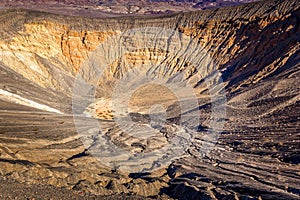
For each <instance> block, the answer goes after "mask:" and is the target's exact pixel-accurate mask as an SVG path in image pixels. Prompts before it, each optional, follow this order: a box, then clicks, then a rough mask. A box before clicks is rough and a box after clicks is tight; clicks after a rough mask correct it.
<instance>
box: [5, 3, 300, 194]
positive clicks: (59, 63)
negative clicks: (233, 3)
mask: <svg viewBox="0 0 300 200" xmlns="http://www.w3.org/2000/svg"><path fill="white" fill-rule="evenodd" d="M299 15H300V4H299V1H297V0H292V1H264V2H258V3H255V4H249V5H244V6H239V7H233V8H222V9H217V10H209V11H201V12H192V13H181V14H176V15H169V16H164V17H162V18H156V17H149V18H138V17H130V18H113V19H92V18H81V17H70V16H59V15H53V14H47V13H41V12H36V11H27V10H5V9H4V10H0V19H1V22H2V23H1V25H0V26H1V30H0V54H1V57H0V61H1V63H0V68H1V70H0V77H1V79H0V95H1V96H0V108H1V109H0V119H1V121H0V144H1V146H0V163H1V165H0V175H1V176H2V177H4V178H7V179H13V180H17V181H20V182H29V183H35V184H46V185H47V184H48V185H53V186H57V187H67V188H68V189H74V190H79V191H84V192H91V193H93V194H97V195H104V196H109V195H119V194H126V195H139V196H142V198H145V197H157V198H166V199H167V198H182V199H184V198H185V199H197V198H198V199H204V198H205V199H224V198H228V199H231V198H232V199H233V198H235V199H245V198H253V199H297V198H299V190H300V188H299V185H300V182H299V174H300V171H299V167H298V165H299V122H298V119H299V102H300V91H299V67H300V66H299V59H300V55H299V52H300V38H299V33H300V30H299V24H300V21H299V20H300V19H299ZM151 39H153V40H151ZM149 41H150V43H149ZM151 41H155V42H152V43H151ZM193 45H194V46H193ZM129 72H132V73H129ZM99 74H101V76H100V77H98V75H99ZM178 74H179V75H182V76H176V75H178ZM144 76H145V77H155V80H159V81H156V82H153V83H152V84H148V85H143V84H144V82H138V83H139V84H140V86H141V87H138V88H137V89H136V90H135V91H134V92H132V91H131V90H133V89H135V85H134V84H132V85H130V86H131V87H128V88H129V89H128V88H126V86H127V85H128V84H129V83H131V81H132V80H137V81H140V80H143V81H144V80H145V78H144V79H140V78H141V77H142V78H143V77H144ZM81 79H83V80H85V81H86V82H87V85H88V86H85V85H80V84H79V86H84V87H82V88H79V89H80V90H79V91H80V92H82V93H81V95H82V96H79V95H78V94H77V93H76V86H77V89H78V85H76V84H77V82H76V81H78V80H81ZM79 82H80V81H79ZM170 83H176V84H178V85H180V86H182V85H185V84H187V83H189V84H190V85H191V88H193V93H192V94H193V95H194V96H193V97H191V96H189V95H187V94H190V93H189V91H188V90H186V88H184V89H182V90H178V88H180V87H178V88H176V91H173V90H172V89H173V88H172V87H170V88H166V87H161V86H160V85H159V84H163V85H168V84H170ZM74 86H75V87H74ZM90 86H93V87H94V88H93V87H90ZM124 88H125V89H124ZM131 92H132V93H131ZM116 93H117V94H118V95H117V96H116ZM91 95H95V96H96V100H94V101H92V100H91V99H90V98H88V97H89V96H91ZM114 95H115V96H114ZM74 96H75V97H74ZM77 96H78V98H77ZM217 97H219V98H220V97H222V100H224V99H225V100H226V102H225V100H224V102H221V103H220V104H218V107H217V110H222V109H224V108H225V109H226V114H225V115H224V116H223V115H221V116H214V115H213V110H214V109H215V108H214V104H215V102H218V98H217ZM225 97H226V98H225ZM114 98H115V99H116V100H114V101H113V102H112V99H114ZM180 98H181V100H180ZM121 100H123V101H121ZM193 100H194V101H193ZM124 102H125V103H128V107H129V109H128V110H129V112H123V110H122V108H120V107H118V105H119V104H121V103H124ZM195 102H196V104H194V103H195ZM156 104H160V105H161V107H160V108H159V109H157V108H156V107H152V105H156ZM72 105H73V110H72ZM116 105H117V106H116ZM74 107H75V108H77V110H75V111H74ZM182 107H183V108H184V109H185V110H184V109H183V108H182ZM180 108H181V110H180ZM118 109H119V110H118ZM149 110H152V111H153V113H154V115H150V114H149V115H148V114H147V113H148V111H149ZM160 110H164V111H165V113H166V116H165V117H166V121H165V123H164V124H163V125H162V124H160V123H159V122H157V123H156V124H151V123H152V122H153V121H151V120H152V118H153V116H154V117H155V114H157V112H158V111H160ZM118 111H120V112H118ZM72 114H75V116H72ZM85 115H89V116H93V117H96V118H100V119H99V120H98V121H96V122H95V121H94V120H95V119H94V118H90V117H86V116H85ZM118 115H120V116H123V117H126V116H129V117H130V119H131V120H132V121H134V122H137V123H138V125H136V126H128V127H126V128H127V129H128V131H127V132H126V131H124V128H123V130H122V127H120V126H117V125H116V122H115V121H114V119H115V117H116V116H118ZM212 118H216V122H215V121H213V120H212ZM74 119H75V123H74ZM76 120H77V121H76ZM78 120H79V122H80V126H79V125H78ZM212 121H213V122H214V123H217V124H218V123H223V125H222V127H221V128H222V129H221V130H216V131H218V132H219V133H220V134H219V135H218V136H217V137H218V140H217V141H211V140H213V139H212V138H211V137H209V136H210V135H213V132H212V130H214V127H213V126H214V125H215V124H213V123H212ZM150 122H151V123H150ZM95 123H96V124H98V123H99V124H101V126H102V127H104V128H103V130H101V132H100V133H101V134H102V135H100V133H99V130H98V129H96V130H95V128H93V127H91V124H92V125H95ZM195 123H196V126H195ZM143 127H150V128H152V129H151V130H150V131H149V133H147V134H150V135H151V134H152V132H151V131H152V130H153V129H155V128H153V127H162V128H161V130H160V131H159V132H155V131H154V132H153V134H152V135H151V136H149V138H144V137H138V136H137V135H138V134H141V135H143V133H144V132H143V131H141V132H142V133H139V132H138V131H137V133H136V134H137V135H132V134H130V133H131V132H132V131H133V130H136V129H138V130H144V129H143ZM182 128H184V129H187V130H193V132H191V133H190V134H191V135H192V136H191V137H193V140H192V141H191V142H190V143H191V144H189V146H188V147H187V148H186V149H185V150H184V154H183V155H184V156H177V157H176V160H174V162H172V164H168V165H167V166H165V167H162V168H159V169H157V170H156V171H154V172H151V173H130V171H127V172H126V170H125V172H124V171H122V170H120V171H119V169H122V167H119V168H117V167H115V168H113V167H111V166H107V165H106V164H104V163H105V159H108V160H109V159H110V158H107V157H104V156H103V157H101V155H98V154H105V153H106V150H107V149H101V148H103V145H107V143H106V142H107V141H106V140H105V142H103V141H102V142H103V143H101V138H106V139H108V141H111V142H112V143H109V144H114V145H115V146H117V147H118V148H120V149H123V150H124V151H125V152H131V153H135V154H137V155H138V154H139V153H141V152H142V153H145V154H147V153H149V152H152V151H155V152H156V155H159V156H161V157H162V158H163V157H167V156H168V155H169V151H168V153H165V152H162V151H156V150H159V149H162V148H163V147H164V146H166V144H168V142H170V140H171V139H172V138H173V137H174V135H176V134H175V133H181V132H180V131H181V130H182ZM183 135H184V134H183ZM207 135H208V137H206V136H207ZM100 136H101V137H100ZM102 136H103V137H102ZM170 138H171V139H170ZM180 142H181V143H180ZM206 143H208V144H206ZM212 143H215V144H214V147H213V148H212V150H211V152H210V153H208V154H207V155H204V156H203V155H200V154H199V149H201V148H210V146H209V144H212ZM175 144H177V143H175ZM185 144H186V142H185V141H184V140H182V141H181V140H180V141H179V143H178V144H177V147H178V146H180V145H185ZM204 144H205V145H204ZM174 146H176V145H174ZM203 146H204V147H203ZM97 148H98V149H101V150H103V151H101V152H99V150H98V151H97ZM174 149H176V148H175V147H174ZM109 150H113V149H109ZM175 153H176V151H175ZM200 153H201V152H200ZM170 154H171V153H170ZM95 155H96V156H95ZM124 155H125V154H124ZM126 155H127V154H126ZM97 156H98V158H99V157H100V158H101V159H100V161H99V159H97ZM113 156H115V157H117V156H119V157H117V158H116V159H117V161H118V162H119V161H121V160H122V159H123V157H122V156H120V155H119V154H117V153H116V154H113ZM174 157H175V156H174ZM132 159H133V158H132ZM161 160H162V159H157V160H154V161H153V163H154V162H155V163H158V164H162V163H163V162H162V161H161ZM122 161H123V160H122ZM146 161H147V160H146ZM146 161H145V160H143V158H141V159H140V160H139V161H137V162H136V163H135V165H141V166H142V165H144V164H145V163H146ZM131 162H132V161H131ZM128 163H130V159H128V160H126V162H125V164H128ZM131 165H133V164H131ZM129 166H130V165H129ZM162 166H163V165H162Z"/></svg>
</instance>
